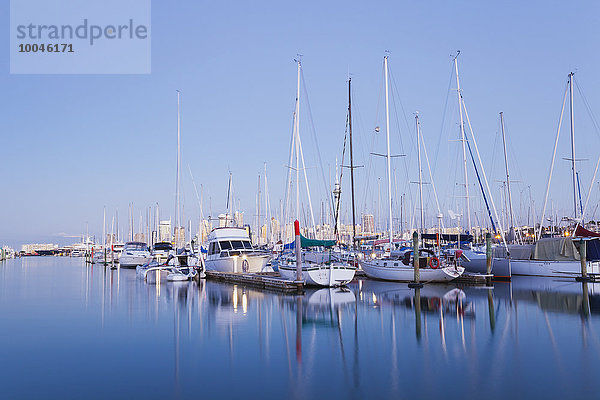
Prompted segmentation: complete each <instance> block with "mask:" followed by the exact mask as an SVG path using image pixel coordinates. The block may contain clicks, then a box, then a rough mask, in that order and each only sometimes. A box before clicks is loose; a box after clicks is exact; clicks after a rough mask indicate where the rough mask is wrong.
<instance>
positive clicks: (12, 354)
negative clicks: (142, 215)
mask: <svg viewBox="0 0 600 400" xmlns="http://www.w3.org/2000/svg"><path fill="white" fill-rule="evenodd" d="M156 278H157V279H154V280H151V281H149V282H145V281H143V280H140V279H138V278H137V277H136V275H135V271H133V270H127V269H118V268H117V269H111V268H110V267H109V266H108V267H104V266H101V265H85V264H82V263H81V262H78V260H70V259H66V260H65V259H61V258H56V257H55V258H37V259H22V260H9V261H7V262H5V263H3V264H2V265H1V266H0V288H2V293H0V312H1V313H2V314H1V315H2V317H3V320H5V321H6V323H5V324H3V325H4V326H5V327H6V328H5V329H3V330H0V340H3V341H5V342H6V343H11V344H12V345H11V346H7V348H5V349H2V350H0V357H2V359H3V360H6V363H7V364H6V365H21V364H22V359H23V357H24V355H25V356H26V357H27V358H29V359H30V362H29V363H28V365H29V368H30V369H32V371H28V373H29V374H35V376H38V377H41V378H39V379H40V380H41V383H40V385H39V387H40V388H45V389H44V390H45V391H42V389H36V388H34V387H30V386H31V385H24V384H23V380H24V378H23V377H22V375H23V376H25V375H24V374H25V371H24V370H23V369H19V368H17V367H15V368H13V369H11V370H9V371H7V372H6V373H5V374H4V375H3V376H2V377H0V383H1V384H2V385H3V387H7V388H8V389H7V393H9V394H10V393H12V394H15V396H12V397H39V396H41V395H44V396H47V394H48V393H52V394H55V395H58V394H60V393H62V392H60V390H59V389H57V388H56V387H54V386H52V383H51V381H50V378H49V377H47V375H45V374H44V373H43V372H44V370H43V369H39V368H40V367H35V366H37V365H54V366H55V370H56V371H55V374H54V379H56V377H58V378H60V379H67V378H68V379H75V380H78V381H82V382H87V383H86V385H85V387H84V386H82V388H71V389H70V390H73V391H74V392H72V393H70V395H69V396H66V397H77V396H78V395H79V396H83V395H84V393H87V392H89V390H94V389H95V390H97V391H98V393H100V394H99V396H103V397H109V396H113V395H115V393H116V388H127V389H125V390H126V393H119V395H120V396H125V397H127V396H130V397H141V396H144V397H150V398H192V397H198V395H199V391H198V385H190V384H189V382H190V379H189V378H190V377H194V379H200V380H201V382H202V385H201V386H202V390H201V392H202V394H204V395H206V396H208V397H228V398H229V397H238V396H239V397H242V396H248V395H253V394H254V393H261V396H262V397H265V398H280V397H291V398H307V397H315V396H317V397H339V396H345V397H350V398H361V397H367V396H370V395H372V394H373V393H377V396H378V397H383V398H387V397H398V396H402V397H439V396H458V395H464V396H474V395H477V394H479V393H486V395H487V397H490V398H504V397H506V396H507V395H510V394H514V393H517V392H516V391H515V390H516V389H515V387H517V388H518V393H519V395H520V396H526V395H532V396H533V395H536V396H537V395H547V396H549V397H556V396H558V395H567V393H568V394H569V396H572V395H575V394H585V393H586V391H587V390H588V389H590V388H591V385H592V383H591V382H593V377H594V375H593V372H594V371H595V370H598V369H599V368H600V361H599V360H600V357H598V356H599V355H600V340H599V339H598V334H597V332H598V329H600V327H599V325H600V318H598V315H599V314H600V284H598V283H585V282H584V283H579V282H575V281H574V280H565V279H547V278H525V279H514V280H513V282H512V283H510V282H509V283H495V284H494V286H493V287H491V288H487V287H472V286H462V287H459V286H456V285H432V284H427V285H425V286H424V287H423V288H422V289H415V290H412V289H409V288H408V287H407V285H405V284H400V283H392V282H382V281H373V280H356V281H354V282H352V284H351V285H349V287H348V288H338V289H320V290H308V291H307V292H306V293H305V294H303V295H286V294H281V293H277V292H269V291H264V290H260V289H255V288H251V287H244V286H239V285H230V284H226V283H217V282H212V281H208V282H205V281H200V282H199V283H196V282H168V281H166V280H165V279H160V277H156ZM42 329H43V332H44V336H43V337H40V336H38V335H36V336H35V340H33V341H32V336H31V334H29V332H38V331H41V330H42ZM40 340H43V346H41V345H40V347H39V348H36V349H37V350H36V351H32V350H31V346H32V343H41V342H40ZM78 340H79V341H80V343H79V344H78V342H77V341H78ZM82 349H83V350H82ZM82 354H85V360H86V361H85V363H86V364H85V365H86V366H87V367H86V370H85V371H84V370H82V371H79V369H76V368H75V369H74V368H72V367H66V366H71V365H79V363H81V357H82ZM32 366H33V367H32ZM106 371H112V372H111V379H113V380H115V382H114V385H113V386H114V387H113V386H110V387H107V386H106V384H105V383H106V382H105V380H103V379H102V377H103V376H106V375H105V374H106ZM530 371H539V373H536V374H531V373H530ZM438 372H443V373H442V374H438ZM432 375H436V380H435V381H432V379H431V376H432ZM438 375H439V376H438ZM523 376H527V377H528V378H527V379H523ZM548 376H552V377H555V379H552V380H550V381H548V379H547V377H548ZM60 379H58V380H60ZM574 379H581V380H582V384H581V385H578V386H577V387H576V388H573V387H572V386H571V385H569V384H568V382H571V381H573V380H574ZM135 382H137V383H139V382H160V385H151V386H152V387H148V386H146V385H140V384H135V385H134V384H133V383H135ZM506 382H510V383H511V384H506ZM587 382H590V383H587ZM48 387H50V388H54V389H52V390H50V391H49V392H48ZM36 390H39V392H36ZM53 390H54V391H53ZM78 390H79V391H78ZM9 397H11V396H9Z"/></svg>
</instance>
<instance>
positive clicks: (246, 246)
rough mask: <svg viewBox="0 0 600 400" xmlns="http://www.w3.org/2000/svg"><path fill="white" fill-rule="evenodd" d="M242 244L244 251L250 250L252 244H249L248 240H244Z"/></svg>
mask: <svg viewBox="0 0 600 400" xmlns="http://www.w3.org/2000/svg"><path fill="white" fill-rule="evenodd" d="M242 243H244V247H245V248H246V249H249V250H252V243H250V242H249V241H248V240H244V241H243V242H242Z"/></svg>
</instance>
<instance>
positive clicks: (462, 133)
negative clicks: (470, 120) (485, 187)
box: [454, 52, 471, 232]
mask: <svg viewBox="0 0 600 400" xmlns="http://www.w3.org/2000/svg"><path fill="white" fill-rule="evenodd" d="M459 54H460V52H459ZM459 54H457V55H456V57H454V71H455V72H456V93H457V95H458V113H459V115H460V141H461V142H462V151H463V169H464V175H465V197H466V199H465V200H466V205H467V209H466V212H467V228H468V230H469V232H470V231H471V205H470V204H469V203H470V200H469V175H468V173H467V149H466V137H465V123H464V121H463V108H462V101H461V98H462V94H461V93H460V80H459V78H458V55H459Z"/></svg>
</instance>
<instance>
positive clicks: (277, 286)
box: [206, 271, 298, 292]
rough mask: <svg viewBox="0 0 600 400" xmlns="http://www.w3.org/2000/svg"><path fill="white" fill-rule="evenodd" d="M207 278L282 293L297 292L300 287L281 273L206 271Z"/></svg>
mask: <svg viewBox="0 0 600 400" xmlns="http://www.w3.org/2000/svg"><path fill="white" fill-rule="evenodd" d="M206 278H207V279H213V280H216V281H221V282H229V283H237V284H242V285H248V286H254V287H259V288H263V289H270V290H276V291H281V292H297V291H298V285H297V284H296V282H295V281H290V280H287V279H284V278H282V277H281V276H279V272H256V273H246V272H217V271H206Z"/></svg>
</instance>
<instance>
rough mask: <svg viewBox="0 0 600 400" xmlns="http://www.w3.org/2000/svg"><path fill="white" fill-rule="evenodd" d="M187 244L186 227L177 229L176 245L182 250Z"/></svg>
mask: <svg viewBox="0 0 600 400" xmlns="http://www.w3.org/2000/svg"><path fill="white" fill-rule="evenodd" d="M184 244H185V227H183V226H180V227H176V228H175V245H176V246H177V247H178V248H180V247H183V245H184Z"/></svg>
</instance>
